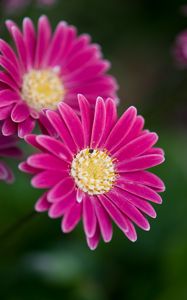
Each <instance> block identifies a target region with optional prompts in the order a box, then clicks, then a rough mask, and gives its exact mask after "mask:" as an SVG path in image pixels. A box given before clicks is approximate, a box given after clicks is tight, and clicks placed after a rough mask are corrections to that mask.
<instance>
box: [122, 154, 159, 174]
mask: <svg viewBox="0 0 187 300" xmlns="http://www.w3.org/2000/svg"><path fill="white" fill-rule="evenodd" d="M163 162H164V157H163V156H162V155H157V154H150V155H142V156H139V157H135V158H133V159H131V160H127V161H123V162H122V163H119V164H118V166H117V168H118V171H119V172H135V171H140V170H145V169H148V168H152V167H154V166H157V165H159V164H161V163H163Z"/></svg>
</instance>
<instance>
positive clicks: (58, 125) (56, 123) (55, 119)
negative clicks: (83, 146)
mask: <svg viewBox="0 0 187 300" xmlns="http://www.w3.org/2000/svg"><path fill="white" fill-rule="evenodd" d="M46 115H47V117H48V119H49V121H50V123H51V125H52V126H53V127H54V129H55V130H56V132H57V133H58V134H59V136H60V138H61V139H62V141H63V142H64V144H65V145H66V146H67V147H68V149H69V150H70V151H71V152H72V153H77V146H76V145H75V143H74V140H73V139H72V137H71V135H70V133H69V131H68V129H67V127H66V125H65V123H64V122H63V121H62V119H61V118H60V116H59V115H58V113H56V112H54V111H49V110H48V111H47V112H46Z"/></svg>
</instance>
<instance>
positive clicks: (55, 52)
mask: <svg viewBox="0 0 187 300" xmlns="http://www.w3.org/2000/svg"><path fill="white" fill-rule="evenodd" d="M66 28H67V24H66V23H65V22H63V21H61V22H59V23H58V25H57V27H56V29H55V32H54V34H53V37H52V40H51V43H50V45H49V48H48V49H46V50H47V53H46V58H45V60H46V64H49V65H50V66H54V62H55V61H57V60H58V58H59V55H60V53H61V48H62V44H63V43H61V41H63V40H64V39H65V35H66Z"/></svg>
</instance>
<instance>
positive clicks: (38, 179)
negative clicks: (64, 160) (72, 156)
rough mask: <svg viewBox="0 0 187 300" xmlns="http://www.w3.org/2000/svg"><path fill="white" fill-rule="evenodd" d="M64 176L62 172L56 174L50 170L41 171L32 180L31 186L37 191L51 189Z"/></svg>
mask: <svg viewBox="0 0 187 300" xmlns="http://www.w3.org/2000/svg"><path fill="white" fill-rule="evenodd" d="M65 176H66V173H65V172H64V173H63V172H57V171H51V170H47V171H42V172H40V173H38V174H37V175H35V176H34V177H33V178H32V180H31V184H32V186H33V187H35V188H39V189H46V188H53V187H54V186H56V185H57V184H58V183H59V181H61V180H62V178H64V177H65ZM66 178H67V176H66Z"/></svg>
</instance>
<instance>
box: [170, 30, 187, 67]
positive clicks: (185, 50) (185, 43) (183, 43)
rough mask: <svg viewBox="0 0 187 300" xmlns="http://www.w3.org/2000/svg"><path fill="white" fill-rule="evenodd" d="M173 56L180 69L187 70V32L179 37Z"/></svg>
mask: <svg viewBox="0 0 187 300" xmlns="http://www.w3.org/2000/svg"><path fill="white" fill-rule="evenodd" d="M173 55H174V59H175V61H176V63H177V64H178V66H179V67H181V68H187V30H184V31H183V32H181V33H180V34H179V35H178V36H177V38H176V41H175V44H174V48H173Z"/></svg>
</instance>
